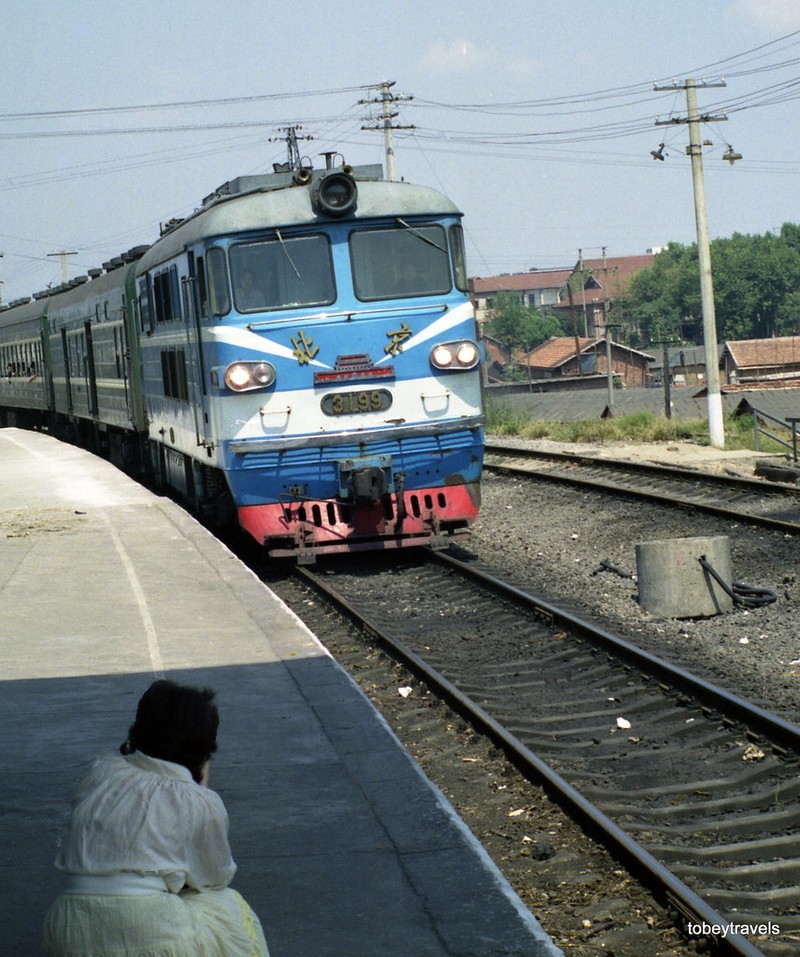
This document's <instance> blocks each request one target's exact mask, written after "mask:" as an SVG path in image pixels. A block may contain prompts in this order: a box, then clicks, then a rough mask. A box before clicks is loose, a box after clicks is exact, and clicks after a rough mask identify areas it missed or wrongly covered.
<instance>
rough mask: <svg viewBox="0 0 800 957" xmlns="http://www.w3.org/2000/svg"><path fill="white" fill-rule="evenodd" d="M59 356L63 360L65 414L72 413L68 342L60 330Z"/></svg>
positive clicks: (64, 331)
mask: <svg viewBox="0 0 800 957" xmlns="http://www.w3.org/2000/svg"><path fill="white" fill-rule="evenodd" d="M61 355H62V358H63V360H64V389H65V391H66V399H67V412H72V377H71V376H70V372H69V340H68V338H67V330H66V329H63V328H62V330H61Z"/></svg>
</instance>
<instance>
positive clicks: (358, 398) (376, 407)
mask: <svg viewBox="0 0 800 957" xmlns="http://www.w3.org/2000/svg"><path fill="white" fill-rule="evenodd" d="M391 404H392V394H391V392H389V391H387V390H386V389H365V390H362V391H360V392H329V393H328V394H327V395H324V396H323V397H322V401H321V403H320V405H321V406H322V411H323V412H324V413H325V415H353V414H356V413H359V412H384V411H385V410H386V409H388V408H389V407H390V406H391Z"/></svg>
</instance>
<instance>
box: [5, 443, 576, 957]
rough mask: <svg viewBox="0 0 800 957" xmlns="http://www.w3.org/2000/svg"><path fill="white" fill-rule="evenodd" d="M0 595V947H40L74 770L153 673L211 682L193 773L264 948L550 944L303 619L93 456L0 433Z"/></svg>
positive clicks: (502, 949)
mask: <svg viewBox="0 0 800 957" xmlns="http://www.w3.org/2000/svg"><path fill="white" fill-rule="evenodd" d="M0 609H2V617H1V618H0V669H1V670H0V675H1V676H2V685H0V693H1V694H2V703H3V707H2V709H0V738H2V741H3V747H2V749H0V782H1V783H0V834H1V835H2V846H3V847H4V849H5V853H4V854H3V855H2V858H0V868H1V869H2V871H1V872H0V953H2V954H4V955H7V957H10V955H15V957H23V955H24V957H35V955H37V954H39V953H40V936H41V925H42V920H43V917H44V914H45V911H46V910H47V908H48V906H49V905H50V903H51V901H52V900H53V899H54V898H55V897H56V895H57V894H58V893H59V890H60V888H61V876H60V875H59V874H58V872H56V870H55V869H54V867H53V863H52V862H53V859H54V857H55V853H56V847H57V840H58V835H59V833H60V831H61V828H62V826H63V824H64V823H65V821H66V819H67V816H68V812H69V801H70V798H71V795H72V792H73V790H74V788H75V785H76V783H77V780H78V778H79V776H80V775H81V774H82V773H83V771H84V770H85V768H86V767H87V765H88V763H89V762H90V761H91V760H92V758H93V757H94V756H95V755H96V754H98V753H102V752H104V751H113V750H116V748H117V747H118V746H119V743H120V742H121V741H122V740H123V739H124V738H125V737H126V734H127V729H128V726H129V724H130V723H131V721H132V719H133V714H134V711H135V707H136V702H137V701H138V699H139V697H140V695H141V693H142V692H143V691H144V690H145V688H147V686H148V685H149V683H150V682H151V681H152V680H153V678H154V677H155V676H162V675H168V676H170V677H172V678H174V679H175V680H178V681H183V682H188V683H193V684H198V685H207V686H209V687H212V688H214V689H216V691H217V693H218V697H217V700H218V704H219V708H220V715H221V727H220V739H219V751H218V753H217V756H216V757H215V759H214V762H213V765H212V771H211V775H212V776H211V786H212V787H214V788H216V790H218V791H219V793H220V795H221V796H222V798H223V800H224V801H225V804H226V806H227V808H228V812H229V814H230V819H231V845H232V847H233V853H234V857H235V859H236V860H237V862H238V865H239V870H238V873H237V876H236V878H235V880H234V886H235V887H236V888H237V889H238V890H240V891H241V892H242V894H243V895H244V896H245V897H246V898H247V899H248V900H249V902H250V903H251V904H252V906H253V907H254V909H255V910H256V912H257V913H258V914H259V916H260V917H261V920H262V923H263V925H264V930H265V933H266V936H267V940H268V942H269V945H270V951H271V954H272V957H307V955H310V954H313V955H314V957H359V955H364V957H367V955H369V957H376V955H380V957H440V955H441V957H445V955H446V957H468V955H469V957H490V955H491V957H499V955H503V957H509V955H520V957H521V955H525V957H534V955H557V954H560V953H561V952H560V951H559V950H558V949H557V948H556V947H555V946H554V945H553V944H552V943H551V942H550V940H549V939H548V938H547V937H546V935H545V934H544V933H543V931H542V929H541V927H540V926H539V924H538V923H537V922H536V920H535V919H534V918H533V917H532V915H531V914H530V913H529V912H528V911H527V910H526V909H525V907H524V906H523V905H522V904H521V902H520V901H519V899H518V898H517V896H516V895H515V894H514V893H513V891H512V890H511V888H510V887H509V886H508V884H507V883H506V881H505V880H504V878H503V877H502V876H501V875H500V874H499V872H498V871H497V870H496V868H495V867H494V865H493V864H492V863H491V861H490V860H489V859H488V857H487V856H486V855H485V853H484V852H483V850H482V848H481V847H480V846H479V845H478V844H477V843H476V842H475V840H474V839H473V838H472V836H471V834H470V833H469V832H468V831H467V829H466V828H465V827H464V825H463V824H462V822H461V821H460V820H459V819H458V817H457V816H456V814H455V813H454V811H453V810H452V809H451V807H450V806H449V804H448V803H447V802H446V800H445V799H444V797H443V796H442V795H441V793H440V792H439V791H438V790H437V789H436V788H435V787H434V786H433V785H431V784H430V782H428V780H427V779H426V778H425V777H424V775H423V774H422V772H421V771H420V769H419V768H418V766H417V765H416V764H415V763H414V762H413V761H412V759H411V758H410V757H409V756H408V754H407V753H406V752H405V751H404V749H403V748H402V747H401V745H400V744H399V743H398V741H397V740H396V738H395V737H394V736H393V734H392V733H391V731H390V730H389V729H388V728H387V726H386V725H385V724H384V722H383V720H382V719H381V717H380V716H379V715H378V714H377V712H376V711H375V710H374V708H373V707H372V705H371V704H370V703H369V702H368V701H367V699H366V698H365V697H364V696H363V695H362V693H361V691H360V690H359V689H358V687H357V686H356V685H355V684H354V682H352V681H351V679H350V678H349V676H348V675H346V674H345V672H343V671H342V670H341V669H340V668H339V666H338V665H337V664H336V663H335V662H333V661H332V659H331V658H330V657H329V656H328V655H327V653H326V652H325V650H324V648H323V647H322V646H321V644H320V643H319V642H318V641H317V639H316V638H315V637H314V635H312V634H311V633H310V632H309V631H308V630H307V629H306V628H305V627H304V626H303V624H302V623H301V622H300V621H299V620H298V619H297V618H296V617H295V616H294V615H293V614H292V613H291V612H290V611H289V610H288V609H287V608H286V607H285V606H284V605H283V604H282V603H281V602H280V601H279V600H278V599H277V598H276V596H275V595H274V594H273V593H272V592H271V591H269V590H268V589H267V588H265V587H264V586H263V585H262V584H261V583H260V582H259V581H258V580H257V579H256V578H255V576H254V575H252V574H251V573H250V572H249V571H248V570H247V569H245V568H244V567H243V566H242V565H241V563H240V562H239V561H238V560H237V559H236V558H235V557H234V556H233V555H231V554H230V552H229V551H228V550H227V549H225V548H224V547H223V546H222V545H220V544H219V543H218V542H217V541H216V540H215V539H214V538H213V537H212V536H211V535H210V534H208V533H207V532H205V531H204V530H203V529H202V528H201V527H200V526H198V525H197V524H196V523H195V522H194V521H193V520H192V519H191V518H190V517H189V516H187V515H186V514H185V513H184V512H183V511H182V510H181V509H180V508H178V507H177V506H176V505H174V504H173V503H171V502H170V501H168V500H166V499H162V498H159V497H156V496H153V495H152V494H150V493H149V492H147V491H145V490H144V489H142V488H140V487H139V486H138V485H136V484H135V483H134V482H132V481H131V480H130V479H128V478H127V477H126V476H124V475H123V474H122V473H121V472H119V471H118V470H117V469H115V468H114V467H113V466H111V465H109V464H108V463H106V462H103V461H102V460H100V459H96V458H94V457H93V456H91V455H89V454H88V453H86V452H83V451H81V450H79V449H75V448H73V447H71V446H68V445H64V444H61V443H59V442H57V441H56V440H54V439H52V438H50V437H48V436H45V435H41V434H38V433H32V432H24V431H21V430H17V429H3V430H0Z"/></svg>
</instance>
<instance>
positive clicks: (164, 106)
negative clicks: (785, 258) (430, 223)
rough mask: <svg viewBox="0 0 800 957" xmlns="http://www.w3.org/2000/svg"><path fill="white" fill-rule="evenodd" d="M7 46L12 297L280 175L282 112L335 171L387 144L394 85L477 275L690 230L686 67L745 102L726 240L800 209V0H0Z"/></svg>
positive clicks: (6, 215)
mask: <svg viewBox="0 0 800 957" xmlns="http://www.w3.org/2000/svg"><path fill="white" fill-rule="evenodd" d="M0 44H1V46H0V73H1V74H2V83H0V138H2V140H3V143H2V163H0V251H2V252H3V254H4V258H3V259H0V279H2V280H3V281H4V285H3V286H0V290H2V297H3V301H4V302H8V301H10V300H12V299H15V298H17V297H20V296H24V295H28V294H30V293H33V292H35V291H37V290H39V289H42V288H44V287H45V286H46V285H47V284H48V283H54V284H57V283H58V282H60V281H61V265H60V261H59V259H58V258H57V257H50V256H48V254H49V253H53V252H57V251H59V250H75V251H77V255H75V256H71V257H69V260H68V262H69V275H70V277H72V276H75V275H80V274H85V273H86V271H87V270H88V269H90V268H92V267H93V266H98V265H100V264H101V263H102V262H103V261H105V260H107V259H109V258H111V257H112V256H115V255H117V254H118V253H120V252H122V251H123V250H126V249H128V248H130V247H131V246H134V245H137V244H140V243H150V242H153V241H154V240H155V239H156V238H157V236H158V226H159V223H160V222H165V221H166V220H168V219H170V218H172V217H174V216H182V215H186V214H187V213H188V212H191V210H192V209H194V208H195V207H196V206H197V205H198V204H199V203H200V201H201V200H202V198H203V196H205V195H207V194H208V193H210V192H211V191H212V190H213V189H214V188H215V187H216V186H217V185H219V184H220V183H222V182H224V181H225V180H228V179H231V178H233V177H235V176H237V175H242V174H250V173H255V172H263V171H268V170H270V169H271V165H272V163H273V162H274V161H276V160H282V159H284V158H285V153H286V150H285V144H284V143H283V142H282V141H281V140H280V137H281V135H282V134H281V132H280V128H281V127H284V126H286V125H288V124H300V125H301V126H302V127H303V129H302V131H301V133H302V135H309V136H313V140H312V141H304V142H303V143H302V144H301V146H302V150H303V152H304V153H305V154H307V155H308V156H310V157H312V158H313V159H314V161H315V163H316V164H317V165H322V161H321V160H320V159H319V158H318V154H320V153H322V152H323V151H326V150H337V151H339V152H341V153H342V154H343V155H344V157H345V158H346V160H347V162H349V163H352V164H360V163H375V162H382V161H383V137H382V135H381V134H380V133H377V132H372V131H363V130H362V129H361V127H362V126H364V125H369V123H370V119H369V109H370V108H369V107H368V106H367V105H364V104H359V100H368V99H369V98H370V97H373V96H375V92H374V91H372V92H370V91H369V90H367V89H366V88H367V87H369V86H370V85H371V84H378V83H380V82H381V81H383V80H392V81H395V83H396V86H395V87H394V88H393V91H394V92H395V93H398V94H400V93H402V94H405V95H407V96H412V97H413V98H414V99H413V100H404V101H402V102H398V103H397V106H396V108H397V109H398V111H399V116H398V117H397V118H396V120H395V122H396V123H398V124H402V125H406V126H410V125H413V126H414V127H415V129H414V130H406V131H402V132H399V131H398V133H397V134H396V135H395V153H396V163H397V173H398V176H401V177H403V178H404V179H407V180H410V181H413V182H419V183H423V184H426V185H430V186H435V187H437V188H440V189H442V190H443V191H444V192H446V193H447V194H448V195H449V196H450V197H451V198H452V199H453V200H454V202H456V203H457V204H458V205H459V206H460V207H461V209H463V210H464V212H465V217H466V218H465V227H466V231H467V238H468V256H469V268H470V273H471V274H472V275H483V276H488V275H493V274H496V273H499V272H516V271H523V270H526V269H529V268H531V267H534V266H535V267H539V268H547V267H553V266H565V265H571V264H572V263H574V262H575V260H576V259H577V258H578V250H579V249H583V254H584V256H586V257H596V256H600V254H601V248H602V247H603V246H605V247H606V250H607V253H608V255H609V256H621V255H632V254H637V253H643V252H645V250H646V249H647V248H648V247H651V246H661V245H666V243H668V242H669V241H671V240H674V241H677V242H682V243H689V242H693V241H694V238H695V224H694V206H693V200H692V179H691V170H690V166H689V160H688V157H687V156H686V155H685V146H686V145H687V143H688V130H687V128H686V126H685V125H680V124H674V125H667V126H656V119H661V120H669V119H671V118H673V117H677V118H680V117H685V115H686V98H685V93H684V91H683V83H684V80H685V79H686V78H687V77H695V78H697V79H703V78H705V79H706V80H707V81H708V82H709V83H713V82H717V81H719V80H720V79H721V78H724V80H725V82H726V86H725V87H724V88H722V87H712V86H709V87H707V88H705V89H700V90H699V91H698V103H699V108H700V112H701V113H705V114H708V115H711V116H715V117H716V116H720V115H722V114H727V115H728V119H727V121H723V120H714V121H713V122H709V123H707V124H704V127H703V130H702V135H703V138H704V139H708V140H710V141H711V144H712V145H710V146H708V147H706V149H705V151H704V164H705V183H706V194H707V202H708V222H709V231H710V234H711V236H712V238H713V237H715V236H730V235H731V234H732V233H734V232H743V233H764V232H766V231H768V230H773V229H777V228H779V227H780V225H781V224H782V223H783V222H786V221H791V222H800V205H799V204H798V200H799V199H800V196H799V195H798V194H799V193H800V190H799V189H798V187H800V123H799V122H798V110H799V108H800V102H798V99H800V0H603V2H597V0H582V2H581V0H558V2H556V0H495V2H479V0H458V2H456V0H413V2H407V0H395V2H394V3H391V4H388V3H376V2H374V0H369V2H367V0H349V2H341V0H335V2H334V0H331V2H327V0H303V2H298V3H275V2H271V0H226V2H224V3H223V2H219V0H214V2H211V0H191V2H188V0H186V2H185V0H158V2H155V0H126V2H125V3H124V4H112V3H110V2H108V0H102V2H100V0H59V2H54V0H5V2H4V3H3V4H2V6H1V7H0ZM673 78H674V79H675V80H676V82H677V88H676V89H674V90H671V91H668V92H655V91H654V89H653V84H654V81H656V82H657V84H658V85H659V86H664V85H667V84H669V83H671V82H672V79H673ZM220 100H227V101H229V102H225V103H220V102H214V101H220ZM230 101H233V102H230ZM372 109H373V111H375V110H376V109H377V108H375V107H373V108H372ZM22 114H34V115H33V116H30V115H29V116H24V115H22ZM187 128H188V129H187ZM142 130H148V132H142ZM98 131H99V132H98ZM110 131H114V132H110ZM53 133H59V134H61V135H58V136H53V135H50V134H53ZM45 134H48V135H45ZM661 142H664V143H665V144H666V146H665V155H666V160H665V161H664V162H663V163H661V162H657V161H654V160H653V158H652V157H651V155H650V151H651V150H655V149H656V148H657V147H658V145H659V143H661ZM728 144H731V145H732V146H733V148H734V149H735V150H736V151H738V152H739V153H741V154H742V156H743V159H742V160H741V161H740V162H737V163H736V164H735V165H733V166H731V165H730V164H729V163H727V162H725V161H723V159H722V157H723V154H724V153H725V151H726V150H727V148H728Z"/></svg>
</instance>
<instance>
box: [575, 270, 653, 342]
mask: <svg viewBox="0 0 800 957" xmlns="http://www.w3.org/2000/svg"><path fill="white" fill-rule="evenodd" d="M655 255H656V254H655V253H646V254H645V255H643V256H606V257H604V258H602V259H579V260H578V261H577V262H576V263H575V265H574V267H573V269H572V272H571V274H570V275H571V276H572V275H579V276H582V277H583V282H582V284H580V285H581V288H577V286H578V284H577V283H573V293H572V303H570V301H569V294H568V291H567V289H566V287H565V289H564V291H563V292H562V294H561V302H560V304H559V307H558V308H559V311H564V310H567V311H569V310H572V312H573V315H574V319H575V323H576V325H577V327H578V330H579V331H580V332H582V333H583V335H584V336H602V335H604V332H605V325H606V309H607V308H608V305H610V304H612V303H613V302H614V301H615V300H616V299H619V298H620V297H621V296H624V295H625V293H626V292H627V291H628V287H629V286H630V282H631V279H633V277H634V276H635V275H636V274H637V273H640V272H642V270H643V269H649V268H650V267H651V266H652V265H653V262H654V261H655Z"/></svg>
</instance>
